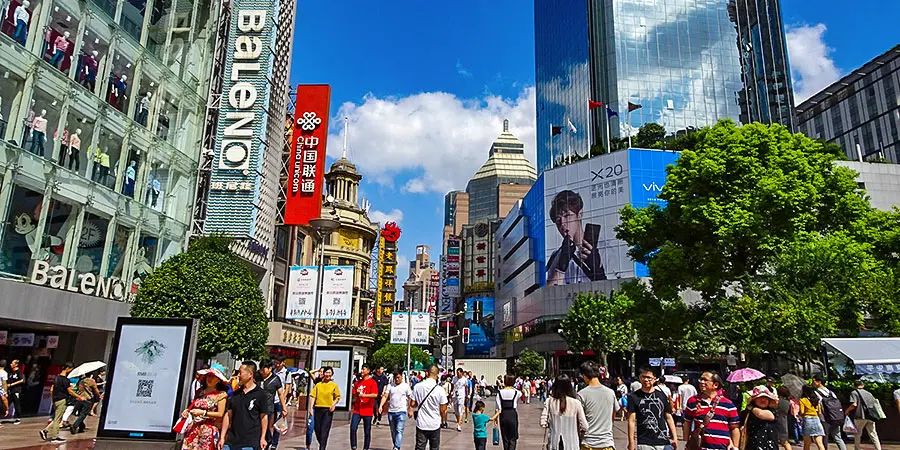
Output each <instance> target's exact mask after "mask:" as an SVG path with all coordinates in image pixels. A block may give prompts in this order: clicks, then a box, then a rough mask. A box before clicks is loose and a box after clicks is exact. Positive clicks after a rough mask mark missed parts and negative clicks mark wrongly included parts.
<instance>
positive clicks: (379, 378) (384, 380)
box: [372, 374, 391, 396]
mask: <svg viewBox="0 0 900 450" xmlns="http://www.w3.org/2000/svg"><path fill="white" fill-rule="evenodd" d="M372 378H373V379H374V380H375V382H376V383H378V395H379V396H380V395H381V394H383V393H384V388H385V387H387V385H388V384H390V382H391V380H389V379H388V376H387V375H385V374H381V375H375V376H373V377H372Z"/></svg>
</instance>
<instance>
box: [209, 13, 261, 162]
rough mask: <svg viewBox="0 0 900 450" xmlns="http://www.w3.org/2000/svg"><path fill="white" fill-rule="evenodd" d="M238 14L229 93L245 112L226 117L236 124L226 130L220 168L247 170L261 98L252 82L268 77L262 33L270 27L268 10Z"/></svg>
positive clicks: (231, 124) (235, 104)
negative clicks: (263, 66)
mask: <svg viewBox="0 0 900 450" xmlns="http://www.w3.org/2000/svg"><path fill="white" fill-rule="evenodd" d="M237 15H238V22H237V31H238V33H237V37H236V38H235V40H234V55H233V60H234V63H233V64H232V65H231V74H230V79H231V81H234V82H235V84H234V85H232V86H231V89H229V90H228V103H229V104H230V105H231V106H232V107H234V108H235V109H239V110H242V111H237V112H228V113H226V114H225V120H228V121H232V120H233V121H235V122H233V123H230V124H229V125H228V126H227V127H225V132H224V138H225V139H223V142H222V160H221V162H220V167H223V168H229V169H244V170H246V169H248V168H249V165H250V152H251V150H252V148H253V128H254V127H253V125H254V121H255V120H257V118H256V113H257V112H258V111H252V109H253V108H254V107H255V106H256V102H257V100H258V98H259V96H258V92H257V90H256V86H254V85H253V84H252V83H250V82H249V81H251V80H254V79H257V78H260V77H263V76H265V75H264V74H263V73H261V65H260V62H259V58H260V55H262V52H263V48H264V47H263V42H262V39H261V38H260V37H259V34H260V33H261V32H262V31H263V30H264V29H265V26H266V11H264V10H238V12H237Z"/></svg>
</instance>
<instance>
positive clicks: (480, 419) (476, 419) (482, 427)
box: [472, 413, 491, 438]
mask: <svg viewBox="0 0 900 450" xmlns="http://www.w3.org/2000/svg"><path fill="white" fill-rule="evenodd" d="M490 420H491V418H490V417H488V415H487V414H482V413H477V414H472V423H473V424H474V425H475V430H474V431H473V432H472V434H473V437H476V438H487V423H488V422H490Z"/></svg>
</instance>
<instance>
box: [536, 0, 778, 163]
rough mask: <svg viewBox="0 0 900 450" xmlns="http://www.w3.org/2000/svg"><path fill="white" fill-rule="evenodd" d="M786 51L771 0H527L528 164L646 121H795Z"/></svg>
mask: <svg viewBox="0 0 900 450" xmlns="http://www.w3.org/2000/svg"><path fill="white" fill-rule="evenodd" d="M786 55H787V51H786V46H785V42H784V32H783V25H782V21H781V13H780V10H779V3H778V0H722V1H715V2H696V1H693V0H663V1H659V2H652V3H640V2H631V1H623V0H566V1H563V2H559V1H550V0H535V68H536V69H535V79H536V89H537V105H536V107H537V145H538V148H537V169H538V172H543V171H544V170H547V169H549V168H551V167H552V166H553V165H554V164H558V163H559V162H560V161H564V160H565V159H566V158H565V155H581V156H586V155H589V154H599V153H603V152H605V151H606V148H607V145H606V142H607V139H606V136H607V135H611V136H613V137H623V136H625V135H627V134H629V133H631V134H632V135H633V134H634V133H635V132H636V130H637V128H639V127H640V126H641V125H642V124H645V123H648V122H656V123H659V124H660V125H662V126H664V127H665V128H666V131H668V132H669V133H678V132H681V131H685V130H690V129H692V128H700V127H703V126H707V125H712V124H714V123H715V122H716V121H718V120H719V119H724V118H731V119H733V120H735V121H737V122H742V123H747V122H756V121H759V122H764V123H781V124H783V125H785V126H787V127H788V128H790V129H791V130H793V121H794V118H793V111H792V105H793V99H792V90H791V89H792V88H791V85H790V76H789V75H790V68H789V64H788V60H787V57H786ZM589 100H593V101H595V102H602V103H604V104H605V105H606V106H607V107H608V108H609V109H607V108H603V107H595V108H590V107H589V103H588V101H589ZM629 104H631V105H634V106H632V107H631V108H629ZM637 105H640V108H639V109H636V108H637ZM629 109H633V110H634V111H633V112H631V113H629V112H628V111H629ZM614 114H616V115H614ZM570 123H571V126H570ZM553 127H563V130H562V133H561V134H560V135H554V131H553Z"/></svg>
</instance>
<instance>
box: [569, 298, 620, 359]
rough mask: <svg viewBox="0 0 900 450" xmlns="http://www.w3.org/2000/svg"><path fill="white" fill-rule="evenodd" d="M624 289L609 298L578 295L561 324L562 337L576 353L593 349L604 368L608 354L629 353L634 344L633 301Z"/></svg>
mask: <svg viewBox="0 0 900 450" xmlns="http://www.w3.org/2000/svg"><path fill="white" fill-rule="evenodd" d="M634 289H636V288H633V287H626V288H623V289H622V290H618V291H613V292H611V293H610V294H609V295H604V294H600V293H581V294H578V297H577V298H576V299H575V302H574V303H573V304H572V307H571V308H569V311H568V312H567V313H566V318H565V319H564V320H563V321H562V323H561V324H560V328H561V329H562V332H563V338H565V340H566V343H567V344H569V348H571V349H572V350H575V351H584V350H593V351H594V352H596V353H597V354H599V355H600V360H601V364H603V365H606V357H607V355H608V354H609V353H610V352H624V351H630V350H632V349H633V348H634V345H635V328H634V324H633V322H632V317H633V314H632V313H633V311H634V299H633V298H632V297H631V296H630V295H629V292H628V291H629V290H634Z"/></svg>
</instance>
